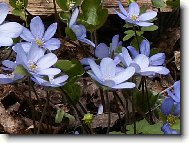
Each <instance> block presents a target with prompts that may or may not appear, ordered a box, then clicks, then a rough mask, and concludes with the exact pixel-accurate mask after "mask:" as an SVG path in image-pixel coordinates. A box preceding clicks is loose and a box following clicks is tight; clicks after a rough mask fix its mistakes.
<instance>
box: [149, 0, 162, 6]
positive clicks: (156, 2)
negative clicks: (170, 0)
mask: <svg viewBox="0 0 189 143" xmlns="http://www.w3.org/2000/svg"><path fill="white" fill-rule="evenodd" d="M151 1H152V5H153V6H154V7H156V8H164V7H165V6H166V4H165V2H164V0H151Z"/></svg>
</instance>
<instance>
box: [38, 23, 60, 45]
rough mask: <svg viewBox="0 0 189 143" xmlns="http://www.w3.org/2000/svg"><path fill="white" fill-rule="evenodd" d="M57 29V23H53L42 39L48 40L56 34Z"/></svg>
mask: <svg viewBox="0 0 189 143" xmlns="http://www.w3.org/2000/svg"><path fill="white" fill-rule="evenodd" d="M56 30H57V23H53V24H51V25H50V26H49V27H48V28H47V30H46V32H45V34H44V36H43V39H42V40H43V41H45V42H46V41H48V40H49V39H51V38H52V37H53V36H54V34H55V33H56Z"/></svg>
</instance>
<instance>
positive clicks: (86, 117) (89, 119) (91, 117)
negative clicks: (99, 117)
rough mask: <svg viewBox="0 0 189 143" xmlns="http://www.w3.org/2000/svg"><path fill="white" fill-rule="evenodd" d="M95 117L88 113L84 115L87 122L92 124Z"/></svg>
mask: <svg viewBox="0 0 189 143" xmlns="http://www.w3.org/2000/svg"><path fill="white" fill-rule="evenodd" d="M93 119H94V115H93V114H90V113H87V114H85V115H84V117H83V119H82V120H83V121H84V123H85V124H87V125H90V124H91V123H92V121H93Z"/></svg>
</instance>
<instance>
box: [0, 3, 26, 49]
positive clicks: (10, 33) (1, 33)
mask: <svg viewBox="0 0 189 143" xmlns="http://www.w3.org/2000/svg"><path fill="white" fill-rule="evenodd" d="M8 12H9V7H8V5H7V4H5V3H0V47H2V46H11V45H12V44H13V40H12V39H13V38H17V37H19V36H20V34H21V33H22V30H23V27H22V26H21V25H20V24H18V23H16V22H6V23H3V22H4V20H5V18H6V17H7V14H8Z"/></svg>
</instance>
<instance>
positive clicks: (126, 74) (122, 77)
mask: <svg viewBox="0 0 189 143" xmlns="http://www.w3.org/2000/svg"><path fill="white" fill-rule="evenodd" d="M134 73H135V68H134V67H128V68H126V69H125V70H123V71H121V72H120V73H119V74H117V75H116V76H115V77H114V78H112V80H113V81H115V83H116V84H120V83H122V82H124V81H126V80H128V79H129V78H131V77H132V76H133V75H134Z"/></svg>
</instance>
